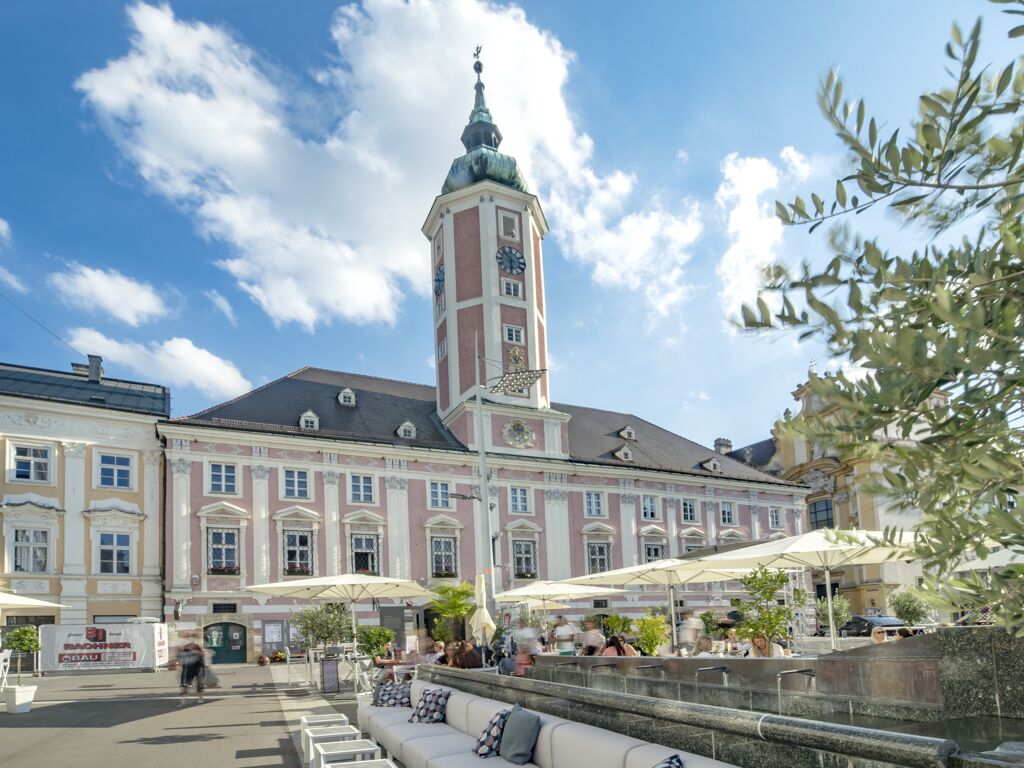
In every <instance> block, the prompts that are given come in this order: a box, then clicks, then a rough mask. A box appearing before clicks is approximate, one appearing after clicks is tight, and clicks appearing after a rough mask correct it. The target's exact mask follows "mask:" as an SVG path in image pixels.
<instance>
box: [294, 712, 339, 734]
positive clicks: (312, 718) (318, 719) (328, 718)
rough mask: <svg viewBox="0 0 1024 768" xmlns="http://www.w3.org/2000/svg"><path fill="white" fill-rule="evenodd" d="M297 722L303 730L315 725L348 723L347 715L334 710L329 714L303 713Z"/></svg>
mask: <svg viewBox="0 0 1024 768" xmlns="http://www.w3.org/2000/svg"><path fill="white" fill-rule="evenodd" d="M299 724H300V727H301V730H303V731H304V730H306V729H307V728H313V727H315V726H324V725H348V717H347V716H346V715H343V714H341V712H335V713H333V714H330V715H303V716H302V720H300V721H299Z"/></svg>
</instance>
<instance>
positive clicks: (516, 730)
mask: <svg viewBox="0 0 1024 768" xmlns="http://www.w3.org/2000/svg"><path fill="white" fill-rule="evenodd" d="M538 733H540V718H539V717H537V716H536V715H535V714H533V712H527V711H526V710H525V709H523V708H522V707H520V706H519V705H518V704H516V705H515V706H514V707H512V711H511V712H510V713H509V716H508V719H507V720H506V721H505V729H504V730H503V731H502V732H501V746H500V747H499V748H498V754H499V755H501V757H502V758H504V759H505V760H508V761H509V762H510V763H512V764H513V765H523V764H525V763H528V762H529V761H530V758H531V757H533V748H534V746H535V745H536V744H537V734H538Z"/></svg>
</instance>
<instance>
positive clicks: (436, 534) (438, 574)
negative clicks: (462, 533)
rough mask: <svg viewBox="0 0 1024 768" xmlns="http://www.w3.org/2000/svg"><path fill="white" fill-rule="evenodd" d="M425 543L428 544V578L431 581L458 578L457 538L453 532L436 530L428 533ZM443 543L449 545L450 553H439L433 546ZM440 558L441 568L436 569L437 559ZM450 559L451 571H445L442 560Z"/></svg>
mask: <svg viewBox="0 0 1024 768" xmlns="http://www.w3.org/2000/svg"><path fill="white" fill-rule="evenodd" d="M427 541H428V542H429V544H430V578H432V579H457V578H458V577H459V537H458V535H457V534H456V532H455V531H451V530H446V529H437V530H433V531H430V533H429V535H428V537H427ZM441 542H444V543H446V544H450V546H451V551H450V552H439V551H438V550H437V549H436V548H435V544H437V543H441ZM439 556H440V557H441V558H442V561H441V563H442V567H441V568H438V559H437V558H438V557H439ZM445 558H450V559H451V569H445V568H444V567H443V566H444V564H445V563H444V559H445Z"/></svg>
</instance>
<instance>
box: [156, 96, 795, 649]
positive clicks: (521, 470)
mask: <svg viewBox="0 0 1024 768" xmlns="http://www.w3.org/2000/svg"><path fill="white" fill-rule="evenodd" d="M463 142H464V144H465V145H466V149H467V154H466V155H465V156H463V157H462V158H459V159H457V160H456V162H455V163H454V164H453V167H452V172H451V173H450V174H449V179H448V180H447V181H446V182H445V187H444V190H445V192H444V194H442V195H441V196H440V197H438V198H437V199H436V200H435V201H434V203H433V205H432V206H431V208H430V212H429V215H428V217H427V219H426V222H425V223H424V226H423V233H424V235H425V236H426V238H427V240H428V242H429V248H430V253H431V260H430V261H431V274H432V277H433V279H434V297H435V302H434V315H433V323H434V331H435V355H436V361H437V365H436V371H437V384H436V386H435V387H431V386H426V385H418V384H409V383H405V382H396V381H388V380H383V379H377V378H374V377H369V376H362V375H358V374H351V373H344V372H336V371H327V370H322V369H315V368H306V369H302V370H300V371H297V372H295V373H293V374H290V375H288V376H285V377H283V378H282V379H279V380H277V381H275V382H271V383H270V384H268V385H266V386H264V387H261V388H260V389H258V390H255V391H253V392H251V393H249V394H247V395H244V396H242V397H240V398H237V399H236V400H233V401H231V402H229V403H225V404H222V405H220V406H215V407H214V408H211V409H209V410H207V411H204V412H203V413H201V414H196V415H195V416H192V417H188V418H184V419H177V420H171V421H166V422H162V423H161V424H160V425H159V432H160V434H161V437H162V438H163V439H164V440H165V443H166V462H165V466H166V473H167V474H166V493H167V497H166V535H165V538H164V541H165V546H166V553H165V554H166V567H165V573H166V583H165V594H166V599H165V615H166V617H167V619H168V621H172V622H175V623H176V624H177V625H178V627H179V629H183V628H191V627H206V626H208V625H212V624H214V623H220V622H230V623H231V624H233V625H235V626H239V627H244V630H245V635H246V638H245V639H246V644H245V645H246V654H247V655H248V656H249V657H250V658H251V657H252V656H254V655H256V654H257V653H259V652H260V651H261V650H262V649H264V648H266V649H268V650H273V649H274V648H275V647H277V646H275V645H274V644H275V643H276V642H277V638H278V637H279V636H280V634H281V632H282V627H286V625H285V624H284V622H285V621H286V620H287V616H288V614H289V613H291V612H292V611H293V610H294V609H295V608H297V607H299V606H298V605H297V604H296V602H295V601H293V600H290V599H288V600H280V599H264V598H262V597H260V598H257V597H255V596H254V595H253V594H252V593H247V592H245V591H244V587H245V586H246V585H247V584H254V583H260V582H268V581H279V580H282V579H286V578H292V577H295V578H298V577H304V576H306V575H308V574H311V575H316V576H326V575H334V574H341V573H348V572H357V571H367V572H373V573H380V574H382V575H389V576H400V577H404V578H412V579H415V580H417V581H419V582H420V583H422V584H424V585H428V586H429V585H431V584H434V583H437V582H440V581H445V580H460V581H466V580H470V581H471V580H472V579H473V578H474V577H475V575H476V574H477V573H478V572H481V571H482V570H483V569H485V568H486V567H487V562H488V552H487V547H488V544H489V542H488V532H487V529H488V526H487V525H484V524H482V523H483V522H484V519H483V515H484V514H490V525H489V529H490V534H491V537H492V538H493V541H494V544H493V548H494V549H493V551H494V559H495V563H496V573H497V576H496V580H497V587H498V590H499V591H500V590H502V589H508V588H511V587H514V586H520V585H522V584H524V583H526V582H528V581H529V580H531V579H534V578H538V579H562V578H568V577H571V576H577V575H581V574H585V573H589V572H592V571H595V570H607V569H611V568H618V567H622V566H628V565H633V564H636V563H640V562H643V561H645V560H650V559H657V558H660V557H666V556H672V555H676V554H680V553H683V552H685V551H687V550H690V549H695V548H699V547H703V546H707V545H709V544H713V543H720V542H727V541H730V540H736V541H741V540H749V539H763V538H767V537H770V536H781V535H791V534H794V533H797V532H799V531H800V527H801V517H802V514H803V511H804V509H805V505H804V501H803V498H804V495H805V493H806V489H805V488H802V487H800V486H796V485H793V484H790V483H787V482H785V481H781V480H779V479H777V478H775V477H772V476H770V475H767V474H763V473H761V472H759V471H757V470H755V469H753V468H751V467H748V466H745V465H744V464H743V463H742V462H739V461H735V460H734V459H732V458H729V457H727V456H725V455H723V454H720V453H718V452H716V451H714V450H712V449H709V448H705V447H703V446H700V445H697V444H695V443H693V442H691V441H689V440H686V439H685V438H682V437H679V436H678V435H674V434H672V433H670V432H667V431H666V430H663V429H661V428H659V427H657V426H655V425H653V424H650V423H649V422H646V421H643V420H642V419H639V418H637V417H636V416H632V415H629V414H628V413H617V412H611V411H603V410H596V409H590V408H583V407H579V406H571V405H564V404H558V403H553V402H552V400H551V389H550V387H551V382H550V381H549V377H548V374H547V373H546V369H547V333H546V306H547V299H548V297H546V296H545V293H544V279H543V256H542V250H541V244H542V241H543V239H544V237H545V235H546V234H547V231H548V226H547V222H546V221H545V219H544V215H543V212H542V210H541V207H540V202H539V201H538V199H537V198H536V197H535V196H534V195H532V194H530V193H529V192H528V191H527V189H526V185H525V182H523V181H522V178H521V176H519V173H518V170H516V167H515V161H514V160H513V159H512V158H508V157H507V156H505V155H501V154H499V153H498V152H497V145H498V143H499V142H500V132H498V130H497V127H496V126H494V125H493V122H492V121H491V120H490V113H489V112H488V111H487V109H486V105H484V103H483V85H482V84H481V83H479V82H478V84H477V103H476V105H475V107H474V111H473V114H472V116H471V120H470V125H469V126H467V129H466V133H464V135H463ZM479 357H482V358H483V360H479V361H478V358H479ZM477 364H478V365H479V369H478V370H474V365H477ZM502 369H504V370H516V369H532V370H539V369H543V370H545V373H544V374H543V375H542V376H541V378H540V379H539V381H538V382H537V383H536V384H534V385H533V386H532V387H530V388H529V389H528V390H526V391H524V392H521V393H507V394H495V393H492V392H490V391H487V390H486V389H485V391H484V395H483V397H484V405H483V408H484V413H483V422H484V430H483V435H482V436H481V435H478V434H477V431H478V430H477V429H476V424H477V414H476V408H477V404H476V400H475V396H476V393H477V386H476V383H477V381H478V380H479V381H482V382H486V381H487V380H489V379H493V378H494V377H495V376H496V375H497V374H500V373H501V370H502ZM481 438H482V439H483V442H484V447H485V449H486V451H487V455H488V459H487V461H488V467H489V479H488V482H487V488H488V492H489V499H488V504H487V505H484V504H481V503H480V501H479V500H478V497H479V495H480V483H479V477H478V476H477V475H478V472H477V469H476V467H477V447H478V440H479V439H481ZM460 496H461V497H469V498H459V497H460ZM473 497H477V498H473ZM488 507H490V509H489V511H488ZM716 595H717V596H718V597H721V595H719V594H718V593H717V592H716V590H715V589H711V590H708V589H703V588H702V589H701V591H697V590H696V588H693V589H691V590H687V591H684V592H682V593H680V594H679V595H677V597H678V598H679V599H680V600H682V601H685V603H686V604H687V605H691V606H693V607H696V608H701V609H703V608H704V607H705V606H707V605H715V604H717V603H716ZM663 601H664V594H663V593H656V592H643V591H638V592H630V593H627V595H625V596H623V597H622V598H619V599H615V600H612V601H611V602H610V603H609V604H608V605H607V606H595V605H593V604H590V603H587V604H586V605H581V606H579V611H578V612H579V613H583V612H587V613H590V612H594V611H595V609H597V610H604V611H606V612H618V613H627V614H633V615H639V614H640V613H642V611H643V609H644V608H645V607H646V606H647V605H651V604H654V603H655V602H658V603H663ZM724 605H726V606H727V601H725V603H724ZM386 607H387V606H385V608H386ZM394 610H397V611H398V613H401V610H400V609H397V608H395V609H393V611H394ZM358 615H359V617H360V620H362V621H376V620H377V616H378V613H377V612H376V611H373V610H372V609H371V606H370V605H369V604H367V605H365V606H362V608H361V612H360V613H359V614H358ZM405 621H406V627H407V628H411V627H412V626H416V625H417V624H418V625H420V626H422V624H421V622H422V614H421V612H419V611H418V610H416V609H413V610H411V611H407V612H406V616H405Z"/></svg>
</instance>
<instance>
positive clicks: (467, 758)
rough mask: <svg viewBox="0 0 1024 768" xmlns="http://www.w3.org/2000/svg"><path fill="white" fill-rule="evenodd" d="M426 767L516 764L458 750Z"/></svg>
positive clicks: (532, 766)
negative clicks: (484, 758)
mask: <svg viewBox="0 0 1024 768" xmlns="http://www.w3.org/2000/svg"><path fill="white" fill-rule="evenodd" d="M427 768H517V766H514V765H513V764H512V763H510V762H509V761H508V760H505V759H504V758H501V757H499V756H497V755H495V756H494V757H488V758H487V759H486V760H481V759H480V758H479V757H477V756H476V755H474V754H473V753H472V752H459V753H457V754H453V755H445V756H444V757H435V758H433V759H432V760H431V761H430V762H429V763H427ZM520 768H538V767H537V764H536V763H524V764H523V765H522V766H521V767H520ZM563 768H571V766H563ZM588 768H589V767H588Z"/></svg>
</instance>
